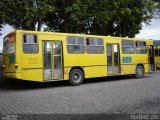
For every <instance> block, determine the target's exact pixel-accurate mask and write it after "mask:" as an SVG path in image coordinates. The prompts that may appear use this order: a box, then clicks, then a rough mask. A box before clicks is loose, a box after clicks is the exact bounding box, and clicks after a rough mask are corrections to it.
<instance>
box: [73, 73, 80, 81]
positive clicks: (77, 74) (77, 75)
mask: <svg viewBox="0 0 160 120" xmlns="http://www.w3.org/2000/svg"><path fill="white" fill-rule="evenodd" d="M72 79H73V80H74V81H75V82H79V81H81V75H80V74H79V73H78V72H75V73H74V74H73V75H72Z"/></svg>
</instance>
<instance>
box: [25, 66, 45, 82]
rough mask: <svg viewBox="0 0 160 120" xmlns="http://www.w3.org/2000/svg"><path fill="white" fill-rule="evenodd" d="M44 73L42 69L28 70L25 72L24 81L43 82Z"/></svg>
mask: <svg viewBox="0 0 160 120" xmlns="http://www.w3.org/2000/svg"><path fill="white" fill-rule="evenodd" d="M42 78H43V72H42V69H26V70H23V74H22V79H23V80H30V81H37V82H43V79H42Z"/></svg>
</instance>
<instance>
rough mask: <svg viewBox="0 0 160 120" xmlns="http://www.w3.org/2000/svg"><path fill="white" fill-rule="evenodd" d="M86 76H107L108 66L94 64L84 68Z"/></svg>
mask: <svg viewBox="0 0 160 120" xmlns="http://www.w3.org/2000/svg"><path fill="white" fill-rule="evenodd" d="M84 73H85V78H94V77H105V76H107V67H106V66H93V67H85V68H84Z"/></svg>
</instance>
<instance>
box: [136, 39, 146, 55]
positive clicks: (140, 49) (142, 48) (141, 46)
mask: <svg viewBox="0 0 160 120" xmlns="http://www.w3.org/2000/svg"><path fill="white" fill-rule="evenodd" d="M136 53H137V54H146V53H147V48H146V42H141V41H136Z"/></svg>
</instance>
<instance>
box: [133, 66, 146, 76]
mask: <svg viewBox="0 0 160 120" xmlns="http://www.w3.org/2000/svg"><path fill="white" fill-rule="evenodd" d="M135 72H136V73H135V77H136V78H142V77H143V76H144V68H143V67H142V66H141V65H138V66H137V67H136V71H135Z"/></svg>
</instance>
